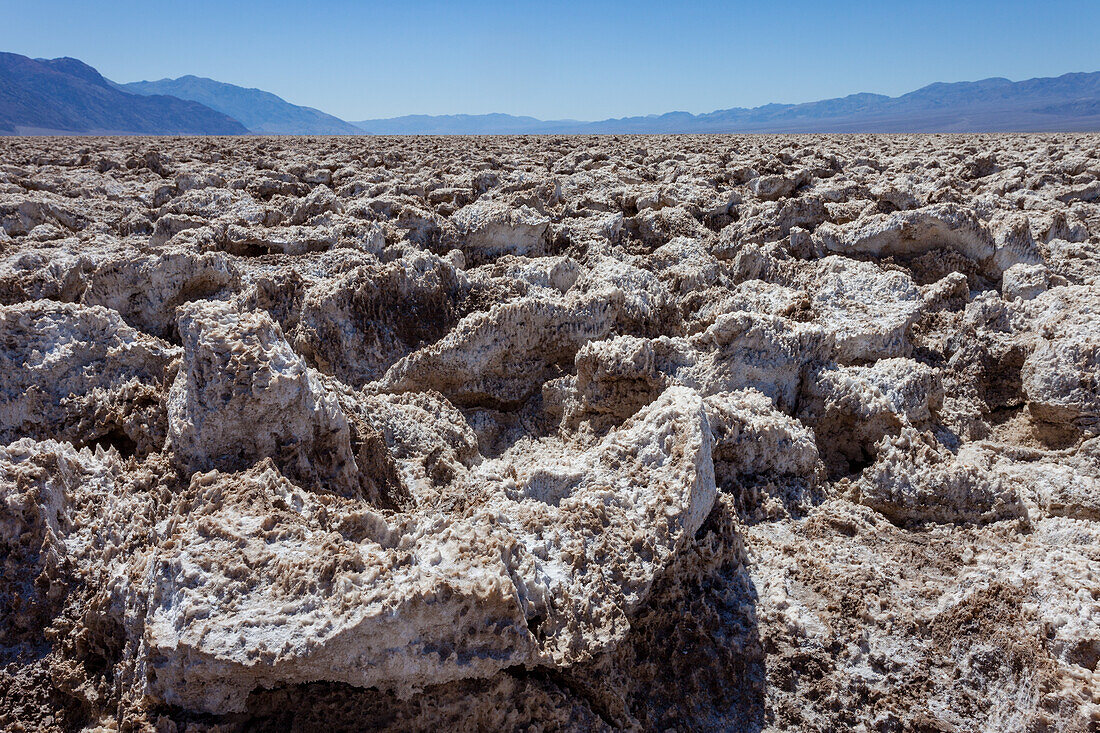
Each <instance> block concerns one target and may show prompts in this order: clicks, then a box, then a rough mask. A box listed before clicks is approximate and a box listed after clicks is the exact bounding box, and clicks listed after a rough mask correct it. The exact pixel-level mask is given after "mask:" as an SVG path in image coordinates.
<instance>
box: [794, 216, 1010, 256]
mask: <svg viewBox="0 0 1100 733" xmlns="http://www.w3.org/2000/svg"><path fill="white" fill-rule="evenodd" d="M815 235H816V236H817V237H818V238H820V241H821V243H822V245H823V246H824V247H825V249H826V250H828V251H830V252H838V253H840V254H846V255H856V254H862V255H874V256H876V257H889V256H911V255H918V254H921V253H922V252H927V251H929V250H932V249H936V248H939V247H949V248H951V249H954V250H955V251H957V252H959V253H960V254H962V255H965V256H966V257H968V258H970V259H971V260H973V261H974V262H984V261H986V260H988V259H989V258H991V257H993V255H994V253H995V252H996V245H995V244H994V241H993V235H991V234H990V233H989V230H988V229H987V228H986V227H985V226H984V225H983V224H982V223H981V222H980V221H979V220H978V218H977V217H976V216H974V214H973V213H972V212H971V211H969V210H967V209H964V208H961V207H959V206H956V205H954V204H935V205H933V206H927V207H925V208H923V209H914V210H912V211H899V212H897V213H894V214H888V215H887V214H876V215H873V216H870V217H867V218H865V219H860V220H859V221H856V222H853V223H851V224H846V225H843V226H835V225H830V224H824V225H822V226H821V228H820V229H819V230H818V231H817V232H816V233H815Z"/></svg>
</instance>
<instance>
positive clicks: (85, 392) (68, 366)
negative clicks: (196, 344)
mask: <svg viewBox="0 0 1100 733" xmlns="http://www.w3.org/2000/svg"><path fill="white" fill-rule="evenodd" d="M178 363H179V349H178V348H176V347H173V346H171V345H169V344H166V343H165V342H163V341H161V340H160V339H157V338H154V337H152V336H148V335H146V334H143V333H140V332H139V331H135V330H134V329H133V328H131V327H130V326H128V325H126V323H125V322H123V320H122V318H121V317H120V316H119V315H118V313H115V312H114V311H109V310H107V309H106V308H101V307H87V306H81V305H76V304H73V303H56V302H52V301H47V300H40V301H33V302H27V303H20V304H18V305H12V306H0V444H2V443H7V442H10V441H13V440H15V439H17V438H20V437H24V436H33V437H38V438H47V437H50V436H53V437H55V438H58V439H61V440H68V441H71V442H72V443H74V444H76V445H77V446H85V445H92V444H95V443H97V442H103V443H106V444H114V445H116V446H117V447H119V448H120V449H121V450H123V451H124V452H126V453H132V452H134V451H137V452H140V453H142V454H145V453H148V452H150V451H157V450H160V449H161V448H162V447H163V444H164V438H165V433H166V429H167V425H166V420H165V389H166V388H167V386H168V384H170V383H171V381H172V379H173V377H174V376H175V371H176V369H177V366H178Z"/></svg>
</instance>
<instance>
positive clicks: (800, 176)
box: [749, 171, 809, 201]
mask: <svg viewBox="0 0 1100 733" xmlns="http://www.w3.org/2000/svg"><path fill="white" fill-rule="evenodd" d="M808 178H809V176H808V175H807V173H806V171H798V172H796V173H794V174H792V175H786V176H784V175H766V176H759V177H757V178H753V179H752V180H751V181H750V182H749V190H751V191H752V192H753V193H754V194H756V195H757V196H758V197H759V198H762V199H765V200H768V201H774V200H775V199H780V198H783V197H784V196H790V195H791V193H792V192H793V191H794V190H795V188H797V187H798V186H800V185H802V184H803V183H805V182H806V180H807V179H808Z"/></svg>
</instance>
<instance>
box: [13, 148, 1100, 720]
mask: <svg viewBox="0 0 1100 733" xmlns="http://www.w3.org/2000/svg"><path fill="white" fill-rule="evenodd" d="M0 145H2V146H3V149H4V156H3V161H4V162H3V164H2V165H0V227H2V228H0V444H2V447H0V498H2V501H0V556H2V559H3V576H2V579H0V630H2V638H3V646H2V647H0V655H2V658H3V666H2V668H0V727H5V728H7V727H18V726H23V727H24V728H31V729H33V728H46V729H50V728H56V729H79V728H82V727H95V726H102V727H104V728H109V729H122V730H145V729H153V728H154V727H155V728H156V729H158V730H177V731H182V730H210V729H214V728H217V729H219V730H227V729H229V730H234V729H242V730H243V729H255V728H274V729H284V728H298V729H310V728H315V727H319V726H328V727H335V728H337V729H344V728H348V729H361V728H365V727H370V728H390V729H424V728H427V727H440V726H444V727H447V726H451V727H454V726H457V727H465V728H492V729H497V728H512V729H516V728H524V729H527V728H529V727H535V728H538V729H546V728H563V729H578V730H580V729H584V730H587V729H591V728H611V729H620V728H621V729H686V728H692V729H695V728H706V729H723V730H752V731H758V730H762V729H771V730H787V729H797V730H823V731H824V730H836V729H848V728H857V729H865V730H932V729H934V730H960V731H962V730H974V731H977V730H1003V731H1009V730H1013V731H1014V730H1024V729H1026V730H1034V731H1041V730H1069V731H1072V730H1079V731H1087V730H1092V729H1093V728H1094V727H1095V725H1096V721H1097V720H1100V692H1098V691H1100V669H1098V660H1100V590H1098V589H1100V163H1098V161H1100V138H1098V137H1097V136H1095V135H1043V136H1027V135H1008V136H837V137H826V136H820V137H811V136H805V137H798V136H796V137H725V136H722V137H692V136H687V137H642V138H633V137H622V138H619V137H602V138H570V137H563V138H553V137H547V138H494V139H483V138H465V139H459V138H409V139H384V138H374V139H369V140H352V139H339V140H337V139H300V140H298V139H242V140H233V141H228V140H217V139H190V140H142V139H126V140H121V139H120V140H107V139H81V140H48V139H24V140H20V139H6V140H3V141H0Z"/></svg>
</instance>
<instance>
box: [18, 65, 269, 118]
mask: <svg viewBox="0 0 1100 733" xmlns="http://www.w3.org/2000/svg"><path fill="white" fill-rule="evenodd" d="M46 131H49V132H54V131H57V132H70V133H92V132H110V133H126V134H145V135H165V134H169V135H170V134H191V135H239V134H243V133H245V132H247V131H248V130H247V129H246V128H245V126H244V125H242V124H241V123H240V122H238V121H237V120H235V119H233V118H232V117H229V116H228V115H225V114H223V113H221V112H217V111H215V110H212V109H210V108H209V107H206V106H204V105H202V104H199V103H197V102H192V101H187V100H183V99H178V98H176V97H170V96H162V95H157V96H147V97H143V96H138V95H135V94H129V93H127V92H125V91H121V90H119V89H117V88H116V87H115V86H114V85H112V84H111V83H110V82H109V81H107V80H106V79H104V78H103V76H101V75H100V74H99V72H98V71H96V70H95V69H93V68H92V67H91V66H88V65H87V64H85V63H83V62H81V61H78V60H77V59H73V58H60V59H32V58H29V57H27V56H21V55H19V54H14V53H3V52H0V132H6V133H8V134H11V133H28V132H30V133H33V132H46Z"/></svg>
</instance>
